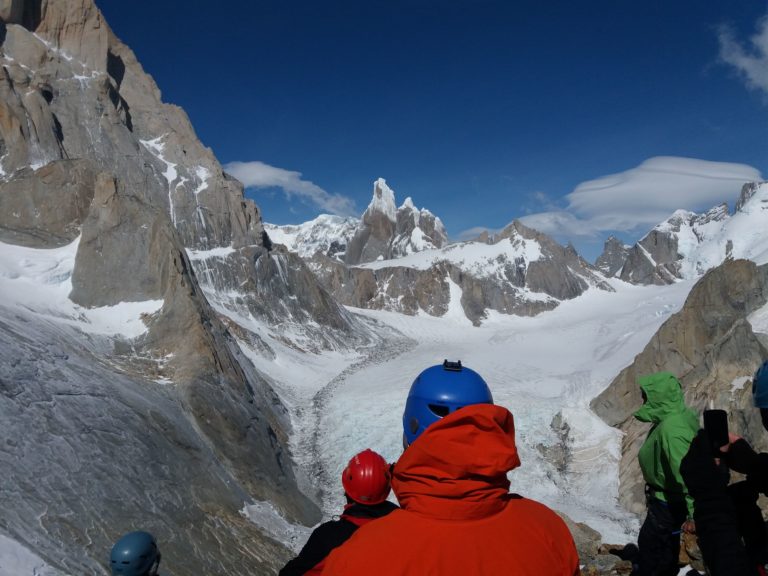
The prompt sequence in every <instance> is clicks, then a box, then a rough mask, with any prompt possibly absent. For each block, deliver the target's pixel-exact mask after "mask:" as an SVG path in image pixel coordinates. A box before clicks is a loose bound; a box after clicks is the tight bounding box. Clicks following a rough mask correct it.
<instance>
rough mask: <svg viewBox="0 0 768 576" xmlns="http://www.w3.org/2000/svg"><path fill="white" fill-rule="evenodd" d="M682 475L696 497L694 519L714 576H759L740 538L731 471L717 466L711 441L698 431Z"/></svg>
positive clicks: (708, 565) (683, 462) (683, 464)
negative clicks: (729, 482)
mask: <svg viewBox="0 0 768 576" xmlns="http://www.w3.org/2000/svg"><path fill="white" fill-rule="evenodd" d="M680 473H681V475H682V476H683V479H684V480H685V484H686V486H687V488H688V493H689V494H690V495H691V496H692V497H693V519H694V520H695V522H696V535H697V536H698V539H699V547H700V548H701V552H702V554H703V556H704V562H705V563H706V565H707V568H709V571H710V574H711V575H712V576H756V575H757V565H756V564H753V563H752V562H751V560H750V558H749V555H748V554H747V551H746V549H745V547H744V542H743V541H742V539H741V535H740V534H739V525H738V517H737V510H736V508H735V507H734V503H733V501H732V498H731V496H730V495H729V493H728V489H727V486H728V480H729V474H728V469H727V468H726V467H725V466H723V465H722V464H721V465H720V466H717V465H716V464H715V460H714V457H713V455H712V452H711V444H710V441H709V437H708V436H707V433H706V432H705V431H704V430H699V433H698V435H697V436H696V438H694V439H693V442H691V447H690V449H689V450H688V454H686V456H685V457H684V458H683V460H682V462H681V464H680Z"/></svg>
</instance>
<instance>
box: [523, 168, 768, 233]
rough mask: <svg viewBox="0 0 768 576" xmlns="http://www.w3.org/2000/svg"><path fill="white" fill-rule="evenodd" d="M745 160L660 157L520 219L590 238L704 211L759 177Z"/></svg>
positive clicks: (580, 187) (584, 186) (544, 229)
mask: <svg viewBox="0 0 768 576" xmlns="http://www.w3.org/2000/svg"><path fill="white" fill-rule="evenodd" d="M761 178H762V176H761V175H760V171H759V170H757V169H755V168H753V167H751V166H747V165H746V164H734V163H730V162H710V161H707V160H697V159H694V158H678V157H673V156H658V157H655V158H649V159H648V160H646V161H645V162H643V163H642V164H640V165H639V166H637V167H636V168H631V169H630V170H626V171H625V172H620V173H618V174H609V175H607V176H601V177H600V178H596V179H595V180H589V181H587V182H582V183H581V184H579V185H578V186H577V187H576V189H575V190H574V191H573V192H571V193H570V194H568V196H566V199H567V201H568V207H567V208H566V210H564V211H561V212H543V213H540V214H532V215H530V216H526V217H525V218H523V219H522V220H523V221H524V222H525V223H526V224H527V225H529V226H532V227H534V228H536V229H538V230H541V231H542V232H546V233H550V234H556V235H571V236H591V235H595V234H599V233H601V232H606V231H624V232H630V231H633V230H637V229H646V228H648V227H650V226H654V225H656V224H658V223H659V222H661V221H662V220H664V219H666V218H667V217H669V215H670V214H672V213H673V212H674V211H675V210H677V209H680V208H683V209H687V210H692V211H702V210H707V209H709V208H711V207H712V206H715V205H717V204H720V203H722V202H728V203H733V202H734V201H735V200H736V199H737V197H738V194H739V191H740V190H741V187H742V186H743V185H744V184H745V183H747V182H754V181H757V180H761Z"/></svg>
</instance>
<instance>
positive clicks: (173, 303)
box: [0, 0, 374, 575]
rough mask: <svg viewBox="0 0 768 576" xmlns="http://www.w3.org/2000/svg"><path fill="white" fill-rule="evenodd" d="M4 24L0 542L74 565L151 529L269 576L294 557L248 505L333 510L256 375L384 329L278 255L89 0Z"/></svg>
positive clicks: (237, 190) (169, 549)
mask: <svg viewBox="0 0 768 576" xmlns="http://www.w3.org/2000/svg"><path fill="white" fill-rule="evenodd" d="M0 18H2V22H0V28H1V32H2V33H0V65H1V66H0V243H1V244H0V254H2V255H3V258H2V262H0V285H1V287H2V290H1V292H0V293H1V294H2V299H1V300H2V302H1V303H0V340H1V341H2V344H1V345H0V428H1V429H2V436H3V438H4V439H5V440H7V441H4V444H3V445H4V447H5V449H4V450H3V451H1V452H0V467H2V469H3V471H4V484H3V490H2V491H0V507H1V508H2V509H3V515H2V519H1V520H0V537H3V538H9V539H11V540H14V541H16V542H18V543H19V546H21V547H23V548H28V549H30V550H32V551H33V552H34V553H35V554H36V555H38V556H39V557H41V558H42V559H43V560H44V561H46V562H48V563H49V564H50V565H51V566H52V567H53V568H52V569H55V570H60V571H62V572H64V573H67V574H103V573H105V570H104V568H103V566H104V559H105V554H106V552H107V551H108V550H109V547H110V546H111V544H112V542H113V541H114V539H115V538H116V537H117V536H119V535H120V534H121V533H122V532H126V531H128V530H133V529H136V528H145V529H149V530H151V531H153V532H155V533H156V535H157V536H158V538H159V539H160V540H161V541H163V542H164V546H163V555H164V557H165V558H166V559H167V561H168V562H169V564H171V565H173V570H172V571H173V573H174V574H182V575H183V574H190V575H191V574H201V573H205V574H244V573H265V572H269V571H271V570H274V569H275V568H276V567H277V566H279V565H280V564H281V563H282V562H283V561H284V560H285V559H286V557H287V554H288V552H287V550H286V549H285V548H283V547H282V546H281V545H277V544H275V542H274V541H273V540H271V539H269V538H266V537H264V536H263V534H262V533H261V532H260V531H259V530H258V529H257V528H256V527H255V526H254V525H252V524H250V523H248V522H247V521H245V520H244V519H243V518H242V517H241V515H240V514H239V508H240V507H242V505H243V503H244V502H252V501H254V500H264V501H269V502H271V504H272V505H273V506H274V507H275V508H276V509H277V510H278V511H279V512H280V513H282V514H283V515H284V516H285V517H286V518H288V519H290V520H299V521H303V522H307V523H313V522H315V521H316V520H317V519H318V518H319V511H318V509H317V507H316V506H315V505H314V504H313V503H312V502H311V501H310V499H309V498H308V497H307V496H305V495H304V494H303V493H302V492H301V491H300V490H299V489H298V483H299V482H301V479H297V478H296V476H295V474H294V466H293V462H292V455H291V451H290V447H289V445H288V437H289V434H290V429H291V422H290V418H289V415H288V412H287V409H286V408H285V407H284V405H283V404H282V402H281V401H280V399H279V398H278V397H277V395H276V394H275V393H274V391H273V387H272V384H273V383H272V381H271V378H270V377H269V376H267V375H265V373H264V372H262V371H261V370H259V369H257V368H258V366H259V365H260V363H263V362H267V361H272V360H273V359H274V358H275V357H276V356H277V355H278V353H279V350H282V349H292V350H293V349H301V350H305V351H306V350H316V351H319V350H331V349H332V350H334V351H337V352H336V353H341V352H343V351H345V350H349V349H350V348H351V347H353V346H358V345H361V344H362V345H364V344H366V343H370V342H372V341H374V336H373V335H372V334H371V333H370V331H369V330H368V329H367V328H366V327H365V326H364V325H363V324H361V322H360V321H358V320H356V319H355V317H353V316H352V315H351V314H350V313H349V312H347V311H346V310H345V309H344V308H342V307H341V306H339V304H338V303H337V302H335V301H334V300H333V298H332V297H331V296H330V295H329V294H328V292H327V291H326V290H325V289H324V288H323V287H322V286H321V285H320V284H319V283H318V282H317V280H316V278H315V276H314V275H313V274H312V273H311V271H310V270H309V269H308V268H307V266H306V265H305V263H304V262H303V260H301V258H299V257H298V256H297V255H295V254H292V253H290V252H287V251H286V250H284V249H279V248H275V249H272V246H271V244H270V243H269V242H268V238H267V236H266V235H265V234H264V230H263V226H262V222H261V215H260V213H259V209H258V207H257V206H256V205H255V204H254V203H253V202H251V201H249V200H246V199H244V197H243V190H242V185H241V184H240V183H239V182H237V181H236V180H234V179H233V178H231V177H229V176H228V175H227V174H225V173H224V172H223V171H222V169H221V167H220V165H219V163H218V162H217V160H216V159H215V158H214V156H213V154H212V153H211V151H210V150H208V149H206V148H205V147H203V145H202V144H201V143H200V142H199V141H198V139H197V137H196V135H195V133H194V130H193V129H192V126H191V125H190V123H189V120H188V118H187V117H186V114H185V113H184V112H183V110H181V109H180V108H178V107H176V106H172V105H168V104H164V103H163V102H162V101H161V99H160V92H159V90H158V88H157V86H156V85H155V83H154V81H153V80H152V78H151V77H150V76H148V75H147V74H145V73H144V71H143V70H142V68H141V66H140V64H139V63H138V62H137V61H136V58H135V56H134V54H133V53H132V52H131V50H130V49H129V48H127V47H126V46H125V45H124V44H122V43H121V42H120V41H119V40H118V39H117V38H116V37H115V36H114V34H113V33H112V31H111V30H110V28H109V26H108V25H107V23H106V22H105V21H104V19H103V17H102V15H101V13H100V12H99V11H98V9H97V8H96V6H95V5H94V3H93V1H92V0H59V1H56V2H43V3H41V2H39V0H27V1H24V0H13V1H11V2H5V3H2V6H0ZM37 287H42V288H41V290H42V289H45V290H48V292H45V290H42V291H39V290H37ZM280 347H282V348H280ZM190 471H194V473H191V472H190ZM30 479H34V481H30ZM243 542H247V545H245V546H244V545H243ZM232 550H240V551H241V552H242V553H240V554H232V553H231V551H232Z"/></svg>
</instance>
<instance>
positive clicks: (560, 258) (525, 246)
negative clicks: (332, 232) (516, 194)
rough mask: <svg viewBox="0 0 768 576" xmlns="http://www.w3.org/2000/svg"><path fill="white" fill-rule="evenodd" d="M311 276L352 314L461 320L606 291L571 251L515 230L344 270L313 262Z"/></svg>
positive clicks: (530, 311)
mask: <svg viewBox="0 0 768 576" xmlns="http://www.w3.org/2000/svg"><path fill="white" fill-rule="evenodd" d="M311 266H312V268H313V269H314V270H315V273H316V274H317V275H318V277H320V279H321V280H322V281H323V283H324V284H325V285H326V287H327V288H328V289H329V290H330V291H331V293H332V294H333V295H334V296H335V297H336V299H337V300H339V301H341V302H343V303H345V304H347V305H349V306H355V307H359V308H371V309H377V310H392V311H397V312H402V313H405V314H419V313H426V314H429V315H432V316H450V317H458V318H466V319H468V320H469V321H470V322H472V323H473V324H476V325H477V324H479V323H480V322H482V320H483V319H484V318H486V316H487V313H488V311H489V310H494V311H497V312H501V313H503V314H517V315H523V316H533V315H535V314H538V313H540V312H542V311H545V310H551V309H553V308H555V307H556V306H557V305H558V304H559V303H560V302H562V301H563V300H568V299H571V298H575V297H576V296H578V295H580V294H582V293H584V292H585V291H586V290H587V289H589V288H596V289H602V290H611V287H610V286H609V285H608V284H607V283H606V282H605V280H604V278H603V277H602V276H601V275H600V274H599V273H598V272H597V271H596V270H595V269H594V268H592V267H591V266H590V265H589V264H588V263H587V262H585V261H584V260H583V259H582V258H581V257H580V256H579V255H578V254H577V253H576V251H575V250H574V249H573V247H563V246H561V245H560V244H558V243H557V242H555V241H554V240H552V239H551V238H549V237H548V236H546V235H544V234H541V233H539V232H536V231H535V230H532V229H530V228H527V227H525V226H524V225H522V224H521V223H519V222H514V223H513V224H511V225H509V226H508V227H507V228H506V229H505V230H504V231H502V232H501V233H500V234H499V235H497V236H495V237H493V238H490V239H489V240H488V241H487V242H462V243H458V244H451V245H448V246H446V247H444V248H441V249H432V250H423V251H420V252H417V253H413V254H410V255H408V256H403V257H400V258H397V259H393V260H377V261H375V262H369V263H367V264H361V265H359V266H354V267H347V266H344V265H342V264H340V263H338V262H334V261H332V260H330V259H328V258H323V257H316V258H315V259H314V260H313V261H312V263H311Z"/></svg>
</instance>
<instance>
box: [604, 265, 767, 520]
mask: <svg viewBox="0 0 768 576" xmlns="http://www.w3.org/2000/svg"><path fill="white" fill-rule="evenodd" d="M766 302H768V265H763V266H757V265H756V264H754V263H753V262H750V261H748V260H726V261H725V262H724V263H723V264H721V265H720V266H718V267H717V268H714V269H712V270H710V271H709V272H707V273H706V274H705V275H704V277H703V278H701V280H699V281H698V282H697V283H696V285H695V286H694V287H693V289H692V290H691V292H690V294H689V296H688V298H687V299H686V302H685V305H684V306H683V308H682V309H681V310H680V311H679V312H678V313H677V314H675V315H673V316H672V317H670V318H669V319H668V320H667V321H666V322H665V323H664V324H663V325H662V326H661V328H660V329H659V330H658V332H657V333H656V335H654V337H653V338H652V339H651V341H650V342H649V343H648V345H647V346H646V347H645V349H644V350H643V351H642V352H641V353H640V354H639V355H638V356H637V357H636V358H635V360H634V362H633V363H632V364H631V365H630V366H628V367H627V368H625V369H624V370H622V372H621V373H620V374H619V375H618V376H617V377H616V378H615V379H614V381H613V382H612V383H611V384H610V385H609V386H608V388H606V390H605V391H603V392H602V393H601V394H600V395H599V396H597V397H596V398H595V399H594V400H593V401H592V403H591V406H592V409H593V410H594V411H595V412H596V413H597V414H598V415H599V416H600V417H601V418H603V420H605V421H606V422H608V423H609V424H611V425H612V426H617V427H619V428H620V429H621V430H622V431H623V432H624V433H625V435H624V438H623V441H622V458H621V464H620V466H619V469H620V483H621V488H620V498H621V501H622V502H623V503H624V504H625V505H626V506H627V507H628V508H629V509H630V510H633V511H635V512H640V511H642V509H643V508H644V495H643V488H644V486H643V481H642V475H641V474H640V471H639V467H638V464H637V451H638V449H639V447H640V445H641V444H642V442H643V440H644V439H645V436H646V435H647V432H648V425H647V424H644V423H641V422H639V421H636V420H634V418H633V417H632V414H633V412H634V411H635V410H637V409H638V408H639V407H640V405H641V404H642V400H641V398H640V393H639V389H638V386H637V378H638V377H639V376H641V375H644V374H649V373H653V372H658V371H669V372H672V373H674V374H676V375H677V376H678V377H679V378H680V381H681V382H682V384H683V388H684V391H685V398H686V402H687V403H688V405H690V406H691V407H693V408H695V409H696V410H699V411H701V410H703V409H705V408H707V407H709V404H710V402H712V404H713V405H714V406H715V407H717V408H723V409H726V410H728V412H729V414H730V425H731V430H732V431H733V432H735V433H737V434H742V435H744V436H745V437H747V438H748V439H750V441H753V442H754V444H755V445H756V446H758V447H761V446H763V447H764V446H766V445H768V444H766V442H765V440H764V438H765V434H764V432H763V431H762V426H761V424H760V418H759V414H758V412H757V411H756V410H755V409H754V408H753V407H752V406H751V394H750V386H749V385H748V381H749V379H750V377H751V375H752V374H753V373H754V370H755V367H756V366H758V365H759V364H760V362H762V360H763V359H764V358H766V357H767V356H768V347H767V345H768V342H766V340H765V337H764V336H761V335H758V334H755V333H754V332H753V331H752V328H751V326H750V324H749V322H748V320H747V316H748V315H749V314H751V313H752V312H754V311H756V310H758V309H760V308H761V307H763V306H765V304H766Z"/></svg>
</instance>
